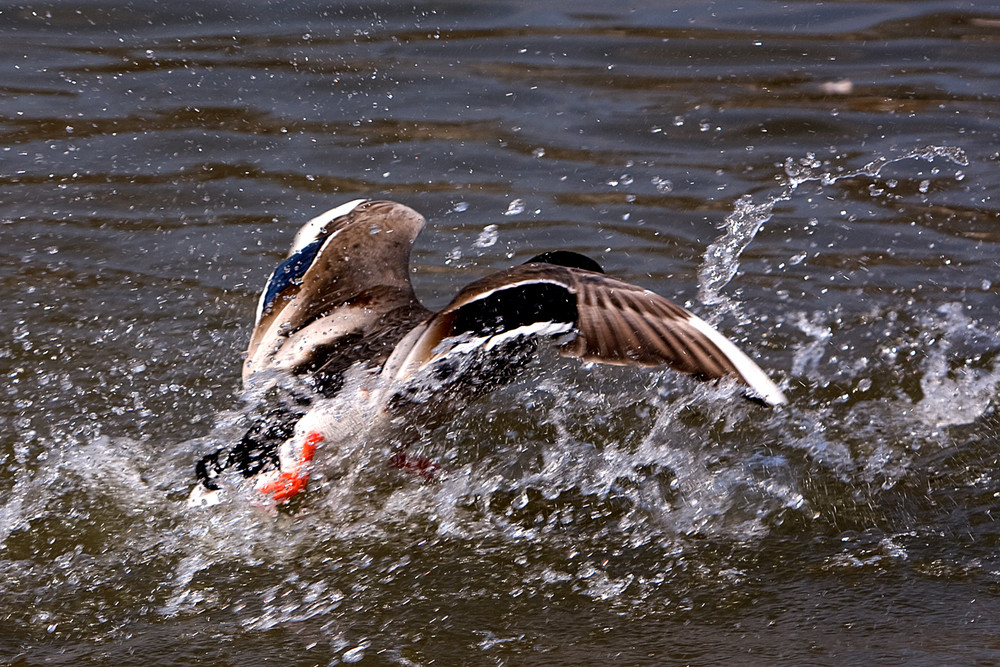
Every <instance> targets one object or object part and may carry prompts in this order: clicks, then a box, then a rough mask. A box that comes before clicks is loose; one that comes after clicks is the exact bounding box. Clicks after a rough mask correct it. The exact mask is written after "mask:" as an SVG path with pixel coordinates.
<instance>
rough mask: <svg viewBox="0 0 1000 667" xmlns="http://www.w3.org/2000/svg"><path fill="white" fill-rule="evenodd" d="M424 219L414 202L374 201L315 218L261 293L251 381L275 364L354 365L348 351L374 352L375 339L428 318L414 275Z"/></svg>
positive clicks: (294, 368)
mask: <svg viewBox="0 0 1000 667" xmlns="http://www.w3.org/2000/svg"><path fill="white" fill-rule="evenodd" d="M423 226H424V218H423V216H421V215H420V214H419V213H417V212H416V211H414V210H413V209H411V208H409V207H407V206H403V205H402V204H397V203H395V202H389V201H366V200H355V201H352V202H350V203H348V204H344V205H343V206H339V207H337V208H334V209H331V210H330V211H327V212H326V213H324V214H322V215H320V216H317V217H316V218H314V219H312V220H310V221H309V222H307V223H306V224H305V226H304V227H303V228H302V229H301V230H300V231H299V233H298V235H297V236H296V239H295V243H294V244H293V245H292V250H291V253H290V255H289V257H288V259H286V260H285V261H284V262H283V263H282V264H281V265H280V266H279V267H278V268H277V269H275V271H274V273H272V274H271V277H270V278H269V279H268V281H267V285H266V286H265V288H264V290H263V292H262V293H261V297H260V301H259V303H258V306H257V316H256V320H255V323H254V329H253V333H252V334H251V337H250V346H249V348H248V350H247V359H246V363H245V364H244V367H243V378H244V381H246V380H247V379H248V378H249V377H250V376H251V375H253V374H254V373H258V372H260V371H263V370H266V369H270V368H279V369H281V370H286V371H290V372H293V373H301V372H306V371H316V370H317V369H319V368H321V367H323V366H324V365H328V364H330V363H331V362H335V363H337V364H340V365H343V364H349V363H351V362H352V361H353V360H352V359H349V357H350V356H351V355H350V354H345V352H349V351H350V350H351V349H358V356H361V355H364V354H367V355H369V356H371V355H372V354H373V351H372V349H371V347H372V345H373V344H375V343H378V342H384V341H386V340H387V337H391V336H393V335H394V334H396V331H397V330H398V329H399V327H400V326H402V324H403V323H406V322H418V321H420V320H421V319H423V318H424V317H426V315H427V314H428V311H426V310H425V309H424V308H423V307H422V306H420V304H419V302H418V301H417V299H416V297H415V296H414V294H413V287H412V286H411V284H410V276H409V267H410V249H411V248H412V246H413V242H414V240H415V239H416V237H417V234H418V233H419V232H420V230H421V229H422V228H423ZM393 323H394V324H395V325H396V327H395V328H392V327H389V328H387V327H388V324H393ZM403 331H405V329H403ZM403 331H399V332H398V334H396V339H395V340H393V341H391V342H392V344H395V342H396V341H397V340H398V338H400V337H402V335H403ZM359 341H364V343H365V345H364V346H361V347H363V348H364V349H361V348H359V347H358V346H357V343H358V342H359Z"/></svg>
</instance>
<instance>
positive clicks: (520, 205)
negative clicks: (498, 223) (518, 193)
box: [503, 199, 524, 215]
mask: <svg viewBox="0 0 1000 667" xmlns="http://www.w3.org/2000/svg"><path fill="white" fill-rule="evenodd" d="M522 213H524V200H523V199H515V200H514V201H512V202H511V203H510V204H509V205H508V206H507V210H506V211H504V213H503V214H504V215H521V214H522Z"/></svg>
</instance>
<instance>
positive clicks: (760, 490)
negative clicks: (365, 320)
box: [0, 0, 1000, 665]
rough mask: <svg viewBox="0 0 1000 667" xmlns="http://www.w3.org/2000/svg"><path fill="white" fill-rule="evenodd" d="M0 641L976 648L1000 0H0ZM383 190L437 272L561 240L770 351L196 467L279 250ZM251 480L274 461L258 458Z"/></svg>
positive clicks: (997, 261) (575, 376) (991, 449)
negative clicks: (394, 455)
mask: <svg viewBox="0 0 1000 667" xmlns="http://www.w3.org/2000/svg"><path fill="white" fill-rule="evenodd" d="M0 33H2V36H3V40H2V42H0V92H2V95H0V136H2V141H0V197H2V202H3V208H2V212H0V239H2V241H3V243H2V244H0V256H2V261H0V284H2V285H3V287H4V294H5V298H4V301H3V306H2V310H0V313H2V315H3V321H2V323H0V332H2V334H3V335H2V336H0V372H2V374H3V377H4V382H3V383H2V384H0V391H2V392H3V393H4V394H5V400H4V401H2V402H0V426H2V429H0V433H2V435H0V657H2V658H3V660H4V661H5V662H8V663H12V664H24V665H28V664H73V665H77V664H108V663H111V662H115V663H119V664H137V663H142V664H145V665H150V664H171V665H173V664H183V663H188V662H196V661H202V662H208V663H212V664H251V665H252V664H270V663H271V662H277V661H281V662H283V663H284V664H302V665H310V664H324V665H325V664H339V663H352V662H362V663H369V664H429V663H440V664H463V663H469V664H481V663H498V664H580V663H607V662H610V661H614V662H616V663H621V664H671V663H684V664H688V663H690V664H708V663H717V662H735V661H737V660H738V661H742V662H747V663H751V664H752V663H757V664H774V663H775V662H783V663H790V664H802V663H820V664H849V663H871V662H875V661H885V662H897V663H898V662H905V663H907V664H941V663H947V662H951V663H961V664H970V663H980V664H982V663H987V664H988V663H992V662H995V661H996V660H997V659H998V652H1000V643H998V641H997V639H996V637H997V636H998V633H1000V626H998V621H997V619H998V618H1000V562H998V558H997V555H996V552H997V546H998V542H1000V527H998V524H997V522H996V520H995V519H994V513H995V511H996V510H995V507H996V504H997V502H998V501H997V499H998V498H1000V473H998V465H1000V464H998V454H1000V442H998V435H997V429H998V426H1000V417H998V415H997V407H998V398H997V395H998V387H997V385H998V382H1000V368H998V357H1000V329H998V326H997V322H998V319H1000V318H998V311H1000V300H998V297H997V284H998V283H1000V277H998V270H997V269H998V265H1000V255H998V249H1000V246H998V244H1000V232H998V229H1000V227H998V223H1000V213H998V207H997V204H996V201H995V200H994V198H993V195H992V193H994V192H996V191H998V188H1000V170H998V166H1000V141H998V136H997V129H996V109H997V104H998V98H1000V87H998V83H997V82H998V81H1000V65H998V64H997V58H996V57H995V56H996V49H997V43H998V40H1000V10H998V9H997V8H996V7H994V6H992V5H989V4H982V3H972V2H966V3H954V2H865V3H859V2H834V3H823V4H818V5H817V4H814V3H773V2H760V1H753V2H742V3H735V2H714V3H704V2H686V3H685V2H677V3H670V5H669V6H664V4H663V3H656V2H638V3H634V4H631V5H610V4H608V3H596V2H574V3H561V2H546V1H541V2H533V3H530V4H521V3H515V2H491V3H462V2H440V3H388V2H387V3H371V4H362V5H352V4H328V3H313V2H280V3H279V2H248V3H241V4H238V5H237V4H235V3H213V2H203V3H191V2H185V1H179V2H172V3H155V2H148V1H141V0H136V1H133V2H129V3H124V4H121V3H110V2H79V1H78V2H59V3H49V4H35V5H32V6H30V7H27V6H23V5H20V4H5V5H0ZM357 197H385V198H391V199H395V200H398V201H401V202H404V203H406V204H408V205H410V206H412V207H414V208H416V209H418V210H420V211H421V212H423V213H424V214H425V215H426V216H427V218H428V225H427V228H426V229H425V231H424V233H423V234H422V235H421V236H420V238H419V239H418V241H417V245H416V248H415V250H414V256H413V279H414V283H415V284H416V286H417V290H418V293H419V294H420V295H421V298H423V299H424V300H425V302H426V303H427V304H429V305H431V306H440V305H443V304H444V303H446V302H447V300H448V298H449V297H450V295H451V294H453V293H454V291H455V290H456V289H458V287H459V286H461V285H463V284H465V283H467V282H470V281H471V280H474V279H476V278H478V277H480V276H482V275H484V274H485V273H487V272H489V271H491V270H495V269H499V268H503V267H506V266H509V265H510V264H511V263H516V262H520V261H524V260H526V259H527V258H529V257H531V256H532V255H534V254H537V253H538V252H540V251H542V250H548V249H553V248H566V249H571V250H576V251H578V252H583V253H586V254H589V255H591V256H593V257H594V258H595V259H597V260H598V261H600V262H601V263H602V265H603V266H604V267H605V269H606V270H607V271H608V272H609V273H611V274H613V275H616V276H619V277H622V278H624V279H626V280H629V281H631V282H635V283H638V284H641V285H644V286H646V287H649V288H651V289H654V290H656V291H657V292H659V293H661V294H664V295H666V296H668V297H670V298H675V299H676V300H678V301H679V302H680V303H683V304H686V305H688V306H689V307H691V308H692V309H693V310H695V311H696V312H698V313H699V314H700V315H702V316H704V317H705V318H707V319H709V320H711V321H712V322H713V323H715V324H716V325H717V326H719V328H720V329H721V330H722V331H724V332H725V333H726V334H727V335H729V336H731V337H732V338H733V339H734V340H737V341H739V342H740V344H741V345H742V346H743V347H744V348H745V349H746V350H747V351H748V352H749V353H750V354H751V355H752V356H753V357H755V358H756V359H758V360H759V362H760V364H761V366H762V367H764V368H765V369H767V370H768V372H769V373H770V374H771V375H772V377H774V378H775V379H776V380H777V381H779V382H780V383H781V384H782V387H783V388H784V389H785V391H786V393H787V394H788V396H789V399H790V405H789V406H788V407H787V408H784V409H778V410H767V409H764V408H761V407H760V406H757V405H754V404H750V403H747V402H744V401H741V400H740V399H739V397H738V392H735V391H734V390H733V388H732V387H727V386H704V385H696V384H695V383H694V382H692V381H690V380H688V379H685V378H678V377H676V376H674V375H671V374H669V373H666V372H648V371H635V370H630V369H617V368H611V369H609V368H600V367H582V366H579V365H576V364H574V363H571V362H569V361H566V360H563V359H560V358H559V357H557V356H556V355H555V354H553V353H551V352H543V353H542V354H541V355H540V359H539V361H538V362H537V364H535V365H534V366H533V367H532V368H531V369H530V370H531V372H530V373H527V374H526V375H525V378H524V379H523V380H522V381H520V382H518V383H517V384H515V385H513V386H512V387H510V388H508V389H506V390H504V391H502V392H501V393H499V394H497V395H495V396H494V397H493V398H491V399H488V400H484V401H481V402H480V403H477V404H476V405H474V406H473V407H472V408H470V410H469V411H468V412H467V413H464V414H462V415H459V416H458V417H457V418H456V420H455V422H454V423H451V424H448V425H446V426H444V427H442V428H440V429H438V430H436V431H434V432H432V433H429V434H428V435H427V436H426V438H424V440H422V441H421V442H420V443H418V445H417V447H418V450H419V451H420V452H421V453H423V454H426V455H428V456H431V457H434V458H435V459H436V460H440V461H442V462H444V463H445V464H446V465H448V467H449V468H450V469H451V470H452V474H451V475H450V476H449V477H448V479H446V480H445V481H443V482H440V483H436V484H421V483H420V482H419V480H415V479H411V478H407V477H406V476H404V475H400V474H398V473H394V472H392V471H390V470H387V469H385V468H384V467H383V466H381V465H378V464H377V462H378V461H379V460H380V459H379V456H380V453H381V451H382V450H381V447H382V446H383V445H382V443H365V442H362V443H356V447H357V449H356V450H355V451H354V452H353V455H354V457H355V458H354V459H352V465H351V466H347V467H346V468H345V470H344V471H343V472H342V473H341V474H339V475H330V476H328V477H327V478H325V479H321V480H315V483H314V484H313V485H312V486H311V487H310V490H309V491H308V493H306V494H305V496H304V497H302V498H301V499H297V500H296V501H295V502H294V503H292V505H291V506H290V507H288V508H285V509H282V510H281V511H279V512H278V513H272V512H268V511H265V510H263V509H262V508H260V507H257V506H255V505H253V504H252V503H250V502H240V501H239V500H240V499H237V500H238V501H234V502H230V503H226V504H224V505H221V506H218V507H215V508H210V509H202V510H196V511H195V510H189V509H187V508H186V506H185V503H184V498H185V496H186V493H187V491H188V489H189V488H190V486H191V484H192V481H193V464H194V462H195V461H196V460H197V458H198V457H199V456H200V455H201V454H203V453H205V452H208V451H211V450H212V449H214V448H216V447H218V446H220V445H221V444H223V443H225V442H228V441H231V439H232V438H233V437H235V436H236V435H237V434H238V433H239V431H240V428H241V417H242V415H243V414H244V413H245V412H246V411H247V410H248V409H250V407H251V406H248V404H247V403H246V401H245V400H244V399H243V397H242V396H241V392H240V382H239V369H240V364H241V362H242V351H243V349H244V348H245V346H246V343H247V340H248V336H249V328H250V321H251V319H252V313H253V309H254V305H255V302H256V297H257V292H258V290H259V289H260V287H261V286H262V284H263V282H264V281H265V279H266V277H267V275H268V273H269V272H270V270H271V269H272V268H273V266H274V265H275V264H276V263H277V262H278V261H280V259H281V258H282V256H283V255H284V252H285V250H286V248H287V247H288V244H289V243H290V242H291V239H292V237H293V236H294V232H295V230H296V229H297V227H298V226H299V225H300V224H301V223H302V222H304V221H305V220H307V219H308V218H310V217H311V216H313V215H315V214H317V213H318V212H320V211H323V210H326V209H327V208H330V207H332V206H334V205H337V204H340V203H342V202H345V201H348V200H350V199H354V198H357ZM242 500H245V499H242Z"/></svg>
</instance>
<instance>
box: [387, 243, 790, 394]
mask: <svg viewBox="0 0 1000 667" xmlns="http://www.w3.org/2000/svg"><path fill="white" fill-rule="evenodd" d="M560 334H563V335H569V336H570V338H569V340H568V341H567V342H566V343H565V344H563V345H562V347H561V348H560V352H561V353H562V354H563V355H565V356H570V357H576V358H578V359H582V360H585V361H596V362H601V363H606V364H621V365H640V366H658V365H666V366H669V367H671V368H673V369H675V370H678V371H681V372H684V373H692V374H694V375H696V376H698V377H700V378H704V379H714V378H721V377H726V376H732V377H735V378H737V379H738V380H740V381H742V382H743V383H745V384H746V385H747V386H748V387H749V390H750V393H751V394H753V395H755V396H757V397H759V398H760V399H762V400H764V401H766V402H767V403H770V404H772V405H777V404H782V403H785V402H787V401H786V399H785V396H784V394H783V393H782V392H781V390H780V389H778V387H777V386H776V385H775V384H774V382H772V381H771V380H770V378H768V377H767V375H766V374H765V373H764V372H763V371H762V370H761V369H760V367H758V366H757V364H756V363H754V362H753V360H751V359H750V358H749V357H748V356H747V355H746V354H744V353H743V352H741V351H740V350H739V349H738V348H737V347H736V346H735V345H734V344H733V343H732V342H730V341H729V340H728V339H727V338H726V337H725V336H723V335H722V334H720V333H719V332H717V331H716V330H715V329H713V328H712V327H711V326H710V325H709V324H708V323H706V322H705V321H703V320H701V319H700V318H698V317H697V316H695V315H694V314H692V313H690V312H689V311H687V310H685V309H684V308H681V307H680V306H678V305H677V304H675V303H673V302H671V301H668V300H667V299H665V298H663V297H661V296H659V295H658V294H655V293H653V292H651V291H649V290H647V289H643V288H641V287H637V286H635V285H631V284H629V283H626V282H623V281H621V280H616V279H614V278H610V277H608V276H605V275H603V274H602V273H598V272H596V271H589V270H585V269H582V268H578V266H563V265H556V264H550V263H547V262H530V263H528V264H523V265H521V266H517V267H514V268H512V269H509V270H507V271H502V272H500V273H496V274H493V275H490V276H487V277H485V278H483V279H482V280H479V281H476V282H474V283H472V284H471V285H469V286H468V287H466V288H465V289H464V290H462V291H461V292H460V293H459V294H458V296H457V297H455V299H454V300H453V301H452V302H451V303H450V304H449V305H448V306H447V307H446V308H445V309H444V310H442V311H441V312H439V313H437V314H435V315H434V316H433V317H432V318H430V319H429V320H428V321H427V322H425V323H424V324H423V325H422V326H421V327H419V328H417V329H415V330H414V331H413V332H411V333H410V335H409V336H408V337H407V338H406V339H404V340H403V341H402V342H401V343H400V344H399V345H398V346H397V351H396V352H395V353H394V354H393V356H392V358H390V360H389V361H388V363H387V364H386V370H385V371H384V372H388V373H391V374H392V376H393V378H394V379H396V380H405V379H406V378H408V377H411V376H413V375H415V374H416V373H418V372H419V371H421V370H422V369H425V368H427V367H429V366H431V365H434V364H436V363H438V362H439V361H441V360H442V359H444V358H446V357H448V356H450V355H457V354H465V353H470V352H473V351H475V350H490V349H494V348H498V347H500V346H502V345H504V344H505V343H507V342H508V341H511V340H513V339H517V338H537V337H540V336H558V335H560ZM501 363H502V360H501Z"/></svg>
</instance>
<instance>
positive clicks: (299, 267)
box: [258, 238, 326, 318]
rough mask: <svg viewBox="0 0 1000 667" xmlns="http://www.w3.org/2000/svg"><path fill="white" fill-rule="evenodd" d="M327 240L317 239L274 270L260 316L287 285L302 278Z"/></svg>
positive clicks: (266, 289) (261, 305) (265, 292)
mask: <svg viewBox="0 0 1000 667" xmlns="http://www.w3.org/2000/svg"><path fill="white" fill-rule="evenodd" d="M325 240H326V239H325V238H322V239H316V240H315V241H313V242H312V243H310V244H309V245H307V246H305V247H303V248H302V249H301V250H299V251H298V252H297V253H295V254H294V255H292V256H291V257H289V258H288V259H286V260H285V261H284V262H282V263H281V265H280V266H278V268H276V269H275V270H274V273H272V274H271V277H270V278H269V279H268V281H267V287H266V288H265V290H264V300H263V301H262V302H261V304H260V313H259V314H258V318H259V317H260V316H263V314H264V313H266V312H267V311H268V309H269V308H270V307H271V304H272V303H273V302H274V300H275V299H276V298H278V295H279V294H281V293H282V292H283V291H284V290H285V288H286V287H288V286H289V285H291V284H294V283H297V282H299V281H300V280H302V276H304V275H305V273H306V271H308V270H309V267H310V266H312V263H313V260H315V259H316V254H317V253H318V252H319V249H320V248H321V247H322V246H323V242H324V241H325Z"/></svg>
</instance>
